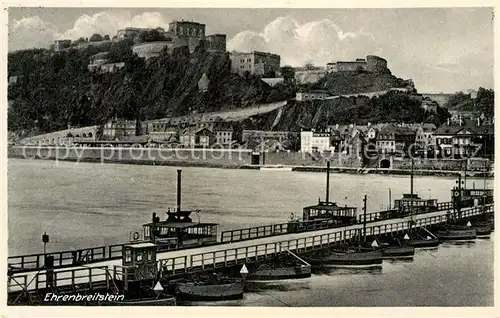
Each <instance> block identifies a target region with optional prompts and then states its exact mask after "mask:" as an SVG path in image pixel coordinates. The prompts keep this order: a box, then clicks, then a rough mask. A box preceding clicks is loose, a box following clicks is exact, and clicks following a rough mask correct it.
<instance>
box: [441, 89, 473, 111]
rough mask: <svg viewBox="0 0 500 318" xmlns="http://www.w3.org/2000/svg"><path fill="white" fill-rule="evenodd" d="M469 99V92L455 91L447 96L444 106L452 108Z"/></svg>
mask: <svg viewBox="0 0 500 318" xmlns="http://www.w3.org/2000/svg"><path fill="white" fill-rule="evenodd" d="M469 99H470V95H469V94H465V93H464V92H457V93H455V94H453V95H451V96H450V97H449V98H448V100H447V101H446V103H445V104H444V107H445V108H448V109H450V108H454V107H455V106H457V105H458V104H460V103H462V102H464V101H467V100H469Z"/></svg>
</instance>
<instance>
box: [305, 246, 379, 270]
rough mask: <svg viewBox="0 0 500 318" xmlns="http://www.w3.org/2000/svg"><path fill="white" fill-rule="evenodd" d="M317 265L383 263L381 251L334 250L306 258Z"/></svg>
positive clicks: (349, 265)
mask: <svg viewBox="0 0 500 318" xmlns="http://www.w3.org/2000/svg"><path fill="white" fill-rule="evenodd" d="M305 260H306V261H307V262H308V263H310V264H311V265H315V266H339V267H366V266H369V265H372V266H375V265H380V264H382V260H383V259H382V252H381V251H373V250H371V251H363V250H359V251H358V250H333V251H332V252H331V253H329V254H327V255H317V256H312V257H308V258H305Z"/></svg>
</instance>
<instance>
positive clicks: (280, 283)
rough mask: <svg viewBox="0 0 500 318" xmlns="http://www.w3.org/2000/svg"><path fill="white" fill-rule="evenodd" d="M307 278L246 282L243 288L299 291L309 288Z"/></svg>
mask: <svg viewBox="0 0 500 318" xmlns="http://www.w3.org/2000/svg"><path fill="white" fill-rule="evenodd" d="M310 288H311V287H310V285H309V279H297V280H292V279H287V280H276V281H269V282H256V281H254V282H246V283H245V290H248V291H252V292H259V291H263V290H274V291H282V292H286V291H299V290H305V289H310Z"/></svg>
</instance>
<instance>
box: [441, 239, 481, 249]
mask: <svg viewBox="0 0 500 318" xmlns="http://www.w3.org/2000/svg"><path fill="white" fill-rule="evenodd" d="M474 244H476V242H475V241H473V240H463V241H445V242H443V243H441V246H442V247H444V248H449V247H452V246H460V247H473V246H474Z"/></svg>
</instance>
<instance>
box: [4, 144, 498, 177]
mask: <svg viewBox="0 0 500 318" xmlns="http://www.w3.org/2000/svg"><path fill="white" fill-rule="evenodd" d="M257 156H258V155H257ZM265 156H266V161H267V160H269V161H270V160H271V159H276V158H274V154H273V153H266V155H265ZM276 157H277V158H279V157H280V155H279V154H278V155H277V156H276ZM8 158H18V159H41V160H55V161H69V162H75V163H79V162H90V163H115V164H133V165H153V166H179V167H207V168H222V169H256V170H259V169H260V170H263V171H284V172H285V171H300V172H325V171H326V161H324V162H323V161H321V162H310V161H309V160H308V158H307V157H306V158H304V160H302V161H295V162H293V163H294V164H286V163H283V164H279V161H277V160H272V162H273V163H277V164H272V165H269V164H264V163H263V160H262V158H259V157H257V158H256V154H255V153H253V152H252V150H250V149H158V148H110V147H102V148H94V147H73V148H70V147H9V148H8ZM433 160H435V161H436V160H437V161H439V159H427V161H423V162H420V165H419V166H420V168H418V167H416V168H415V169H414V174H415V175H423V176H456V175H458V174H460V170H457V169H439V168H440V167H442V165H441V166H440V165H436V164H435V163H434V162H433ZM447 160H448V161H449V159H447ZM269 161H267V162H269ZM399 161H401V162H402V163H400V164H399V165H398V166H397V167H401V166H403V167H406V166H408V165H407V164H406V162H403V161H408V162H410V159H399ZM335 163H336V162H335V161H332V164H333V165H334V166H333V167H332V168H331V172H333V173H335V172H337V173H351V174H391V175H409V174H410V173H411V169H407V168H406V169H401V168H366V167H349V166H337V167H336V166H335ZM427 166H428V167H431V168H432V169H425V168H423V167H427ZM454 166H457V164H456V163H455V164H454V165H453V166H452V167H454ZM467 175H468V176H471V177H484V176H486V177H493V169H490V171H488V172H485V171H484V170H479V169H475V170H472V169H471V170H469V171H467Z"/></svg>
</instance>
